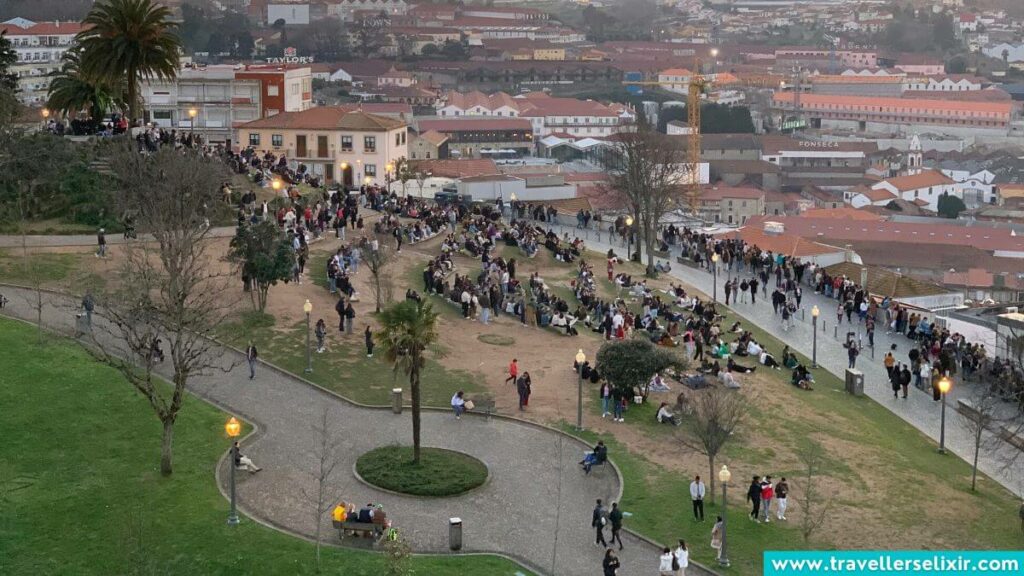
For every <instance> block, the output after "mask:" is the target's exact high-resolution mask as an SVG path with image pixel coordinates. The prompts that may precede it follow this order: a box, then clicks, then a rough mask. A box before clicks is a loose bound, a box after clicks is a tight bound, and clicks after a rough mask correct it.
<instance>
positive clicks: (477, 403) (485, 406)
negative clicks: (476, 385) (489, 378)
mask: <svg viewBox="0 0 1024 576" xmlns="http://www.w3.org/2000/svg"><path fill="white" fill-rule="evenodd" d="M494 405H495V402H494V398H488V397H486V396H484V397H482V398H476V399H474V400H473V411H474V412H480V413H482V414H485V415H486V416H487V418H488V419H490V417H491V414H494Z"/></svg>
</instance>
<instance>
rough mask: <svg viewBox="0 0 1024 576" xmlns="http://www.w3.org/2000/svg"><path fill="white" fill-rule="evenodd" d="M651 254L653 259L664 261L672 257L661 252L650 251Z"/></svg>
mask: <svg viewBox="0 0 1024 576" xmlns="http://www.w3.org/2000/svg"><path fill="white" fill-rule="evenodd" d="M651 254H654V257H655V258H663V259H665V260H668V259H669V258H671V257H672V254H669V253H668V252H662V251H661V250H651Z"/></svg>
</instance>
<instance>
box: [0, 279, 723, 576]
mask: <svg viewBox="0 0 1024 576" xmlns="http://www.w3.org/2000/svg"><path fill="white" fill-rule="evenodd" d="M2 291H3V292H4V294H5V295H6V296H7V297H8V298H10V300H11V301H10V303H9V304H8V306H7V308H5V309H4V310H3V313H4V314H6V315H9V316H13V317H17V318H22V319H27V320H30V321H32V320H35V317H36V316H35V311H34V310H33V309H32V308H31V307H30V305H29V302H30V301H34V293H32V292H30V291H27V290H23V289H16V288H10V287H6V286H4V287H2ZM93 321H94V322H96V323H99V322H102V319H100V318H99V317H98V316H96V315H94V318H93ZM73 323H74V314H73V310H72V308H71V307H70V306H69V302H68V300H67V299H66V298H65V297H63V296H59V295H56V294H49V293H47V294H46V295H45V305H44V311H43V324H44V325H45V326H46V327H47V328H50V329H55V330H58V331H61V332H70V331H71V330H72V329H73ZM100 332H101V331H100V330H97V332H96V333H97V334H98V333H100ZM218 355H219V361H220V363H221V366H222V367H224V368H228V367H229V366H231V365H232V364H234V365H236V367H235V368H234V369H232V370H230V371H229V372H226V373H222V372H219V371H217V372H215V373H211V374H207V375H202V376H198V377H195V378H193V381H192V385H191V391H192V392H193V393H194V394H196V395H198V396H200V397H202V398H204V399H206V400H208V401H210V402H212V403H214V404H216V405H218V406H220V407H223V408H225V409H227V410H229V411H231V412H233V413H235V414H238V415H239V416H241V417H243V418H245V419H246V420H248V421H250V422H254V423H256V424H257V426H258V427H259V431H258V434H257V435H256V436H255V437H254V438H250V439H249V440H248V441H246V442H245V445H244V447H243V451H244V453H245V454H246V455H248V456H250V457H251V458H252V459H253V460H254V461H255V462H256V463H257V465H259V466H262V467H263V468H264V470H263V471H262V472H260V473H258V474H256V475H249V474H248V473H242V474H241V475H240V476H239V478H238V499H239V505H240V508H241V510H242V512H244V513H245V514H246V515H248V516H251V517H255V518H258V519H260V520H262V521H265V522H268V523H271V524H273V525H276V526H278V527H281V528H284V529H287V530H290V531H293V532H297V533H300V534H304V535H312V534H314V532H315V526H316V524H315V522H316V520H315V513H314V512H313V508H312V504H311V503H310V500H309V498H308V497H307V496H306V495H307V494H313V493H314V491H315V489H316V485H317V482H316V479H315V477H314V472H313V471H314V470H317V469H318V466H319V461H318V459H317V447H318V446H319V436H318V433H317V432H316V430H315V429H316V428H317V427H318V426H319V424H320V422H321V418H322V414H323V411H324V410H325V409H326V410H328V412H329V421H330V424H329V434H330V436H331V437H332V440H333V441H334V442H336V443H337V446H338V448H337V449H336V450H335V451H334V452H333V453H332V456H333V457H334V458H335V459H336V468H335V473H334V475H333V476H332V477H331V478H330V479H329V481H328V484H329V488H328V490H327V492H328V494H329V498H330V499H331V500H332V501H336V500H339V499H344V500H346V501H349V502H357V503H363V502H381V503H384V504H385V505H386V508H387V511H388V516H389V517H390V518H392V519H393V522H394V525H395V526H396V527H398V528H400V529H401V530H402V532H403V534H404V535H405V537H406V538H408V539H409V541H410V543H411V544H412V546H413V548H414V549H415V550H416V551H418V552H439V553H445V552H447V551H448V518H449V517H459V518H461V519H462V520H463V529H464V533H463V534H464V535H463V538H464V545H463V550H464V551H467V552H498V553H503V554H505V555H507V556H510V557H512V558H514V559H516V560H518V561H520V562H521V563H523V564H524V565H526V566H527V567H529V568H530V569H531V570H534V571H536V572H538V573H541V574H551V575H558V576H563V575H564V576H591V575H593V574H598V573H600V562H601V558H602V555H603V549H601V548H597V547H595V546H594V544H593V538H594V532H593V530H592V529H591V528H590V515H591V509H592V508H593V505H594V499H595V498H603V499H604V500H605V502H608V501H609V500H611V499H614V498H616V497H617V496H618V494H619V493H620V490H621V487H620V485H619V480H618V477H617V475H616V474H615V473H614V470H613V469H612V468H611V467H599V468H597V469H595V472H593V473H592V474H591V475H590V476H589V477H588V476H584V475H583V473H582V472H581V471H580V470H579V467H578V466H577V462H578V461H579V460H580V458H581V454H582V451H583V450H584V448H585V447H584V445H583V444H581V443H579V442H577V441H575V440H573V439H571V438H568V437H566V436H565V435H562V434H558V433H555V432H552V431H551V430H548V429H545V428H541V427H538V426H534V425H531V424H528V423H524V422H520V421H514V420H508V419H503V418H492V419H490V420H487V419H484V418H477V417H469V416H467V417H464V418H463V419H462V420H459V421H457V420H455V419H454V418H453V416H452V415H451V414H450V413H448V412H435V411H426V412H425V413H424V414H423V437H424V445H426V446H436V447H441V448H450V449H453V450H460V451H463V452H466V453H468V454H471V455H473V456H475V457H477V458H479V459H480V460H482V461H483V462H485V463H486V464H487V466H488V467H489V469H490V473H491V475H490V479H489V481H488V483H487V484H485V485H484V486H483V487H482V488H481V489H478V490H477V491H474V492H471V493H469V494H467V495H464V496H460V497H454V498H439V499H426V498H411V497H404V496H395V495H391V494H385V493H382V492H380V491H378V490H375V489H373V488H370V487H368V486H366V485H364V484H362V483H360V482H359V481H358V480H357V479H356V478H355V477H354V475H353V472H352V471H353V465H354V462H355V459H356V457H357V456H358V455H359V454H362V453H363V452H365V451H367V450H370V449H371V448H375V447H378V446H383V445H389V444H396V443H399V444H411V443H412V440H411V428H412V427H411V422H410V416H409V414H408V412H406V413H404V414H402V415H394V414H392V413H391V412H390V410H378V409H370V408H360V407H357V406H354V405H352V404H349V403H348V402H345V401H342V400H340V399H339V398H338V397H336V396H334V395H332V394H328V393H326V392H324V391H322V390H320V389H318V388H316V387H314V386H312V385H309V384H307V383H305V382H303V381H301V380H299V379H298V378H296V377H294V376H292V375H289V374H286V373H283V372H278V371H275V370H273V369H271V368H270V367H268V366H260V367H258V368H257V376H256V379H255V380H253V381H250V380H249V379H248V370H247V368H246V367H245V366H244V364H245V363H244V358H243V357H242V355H241V354H239V353H238V352H237V351H234V350H230V349H226V348H225V349H221V350H219V351H218ZM225 447H226V446H225ZM613 456H614V455H613ZM220 477H221V479H222V480H223V481H225V482H226V481H227V478H229V474H228V469H227V467H226V466H223V467H222V470H221V476H220ZM221 488H222V490H223V491H224V492H225V493H226V492H227V486H222V487H221ZM225 508H226V505H225ZM679 512H680V513H683V511H682V509H681V510H680V511H679ZM627 525H628V522H627ZM322 527H323V528H324V534H325V537H324V538H325V540H332V539H335V538H336V537H337V536H336V532H334V531H332V530H331V528H330V522H329V517H327V518H325V519H324V521H323V522H322ZM709 528H710V527H709ZM624 540H625V546H626V548H625V550H624V551H623V552H622V553H621V554H620V558H622V563H623V569H622V570H621V571H620V574H622V575H623V576H628V575H638V574H651V573H653V571H654V570H655V568H656V566H657V556H658V552H657V550H656V549H655V548H654V546H652V545H650V544H648V543H646V542H643V541H641V540H640V539H638V538H636V537H633V536H631V535H626V537H625V538H624ZM689 573H690V574H699V575H703V574H706V572H704V571H703V570H701V569H699V568H697V567H695V566H693V565H691V570H690V571H689Z"/></svg>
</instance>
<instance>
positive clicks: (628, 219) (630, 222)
mask: <svg viewBox="0 0 1024 576" xmlns="http://www.w3.org/2000/svg"><path fill="white" fill-rule="evenodd" d="M632 225H633V217H632V216H626V226H632Z"/></svg>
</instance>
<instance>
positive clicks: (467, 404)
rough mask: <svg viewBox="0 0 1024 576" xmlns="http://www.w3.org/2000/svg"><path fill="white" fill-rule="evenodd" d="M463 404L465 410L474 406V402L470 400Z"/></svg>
mask: <svg viewBox="0 0 1024 576" xmlns="http://www.w3.org/2000/svg"><path fill="white" fill-rule="evenodd" d="M465 406H466V410H472V409H473V408H475V407H476V404H473V401H472V400H466V404H465Z"/></svg>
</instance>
